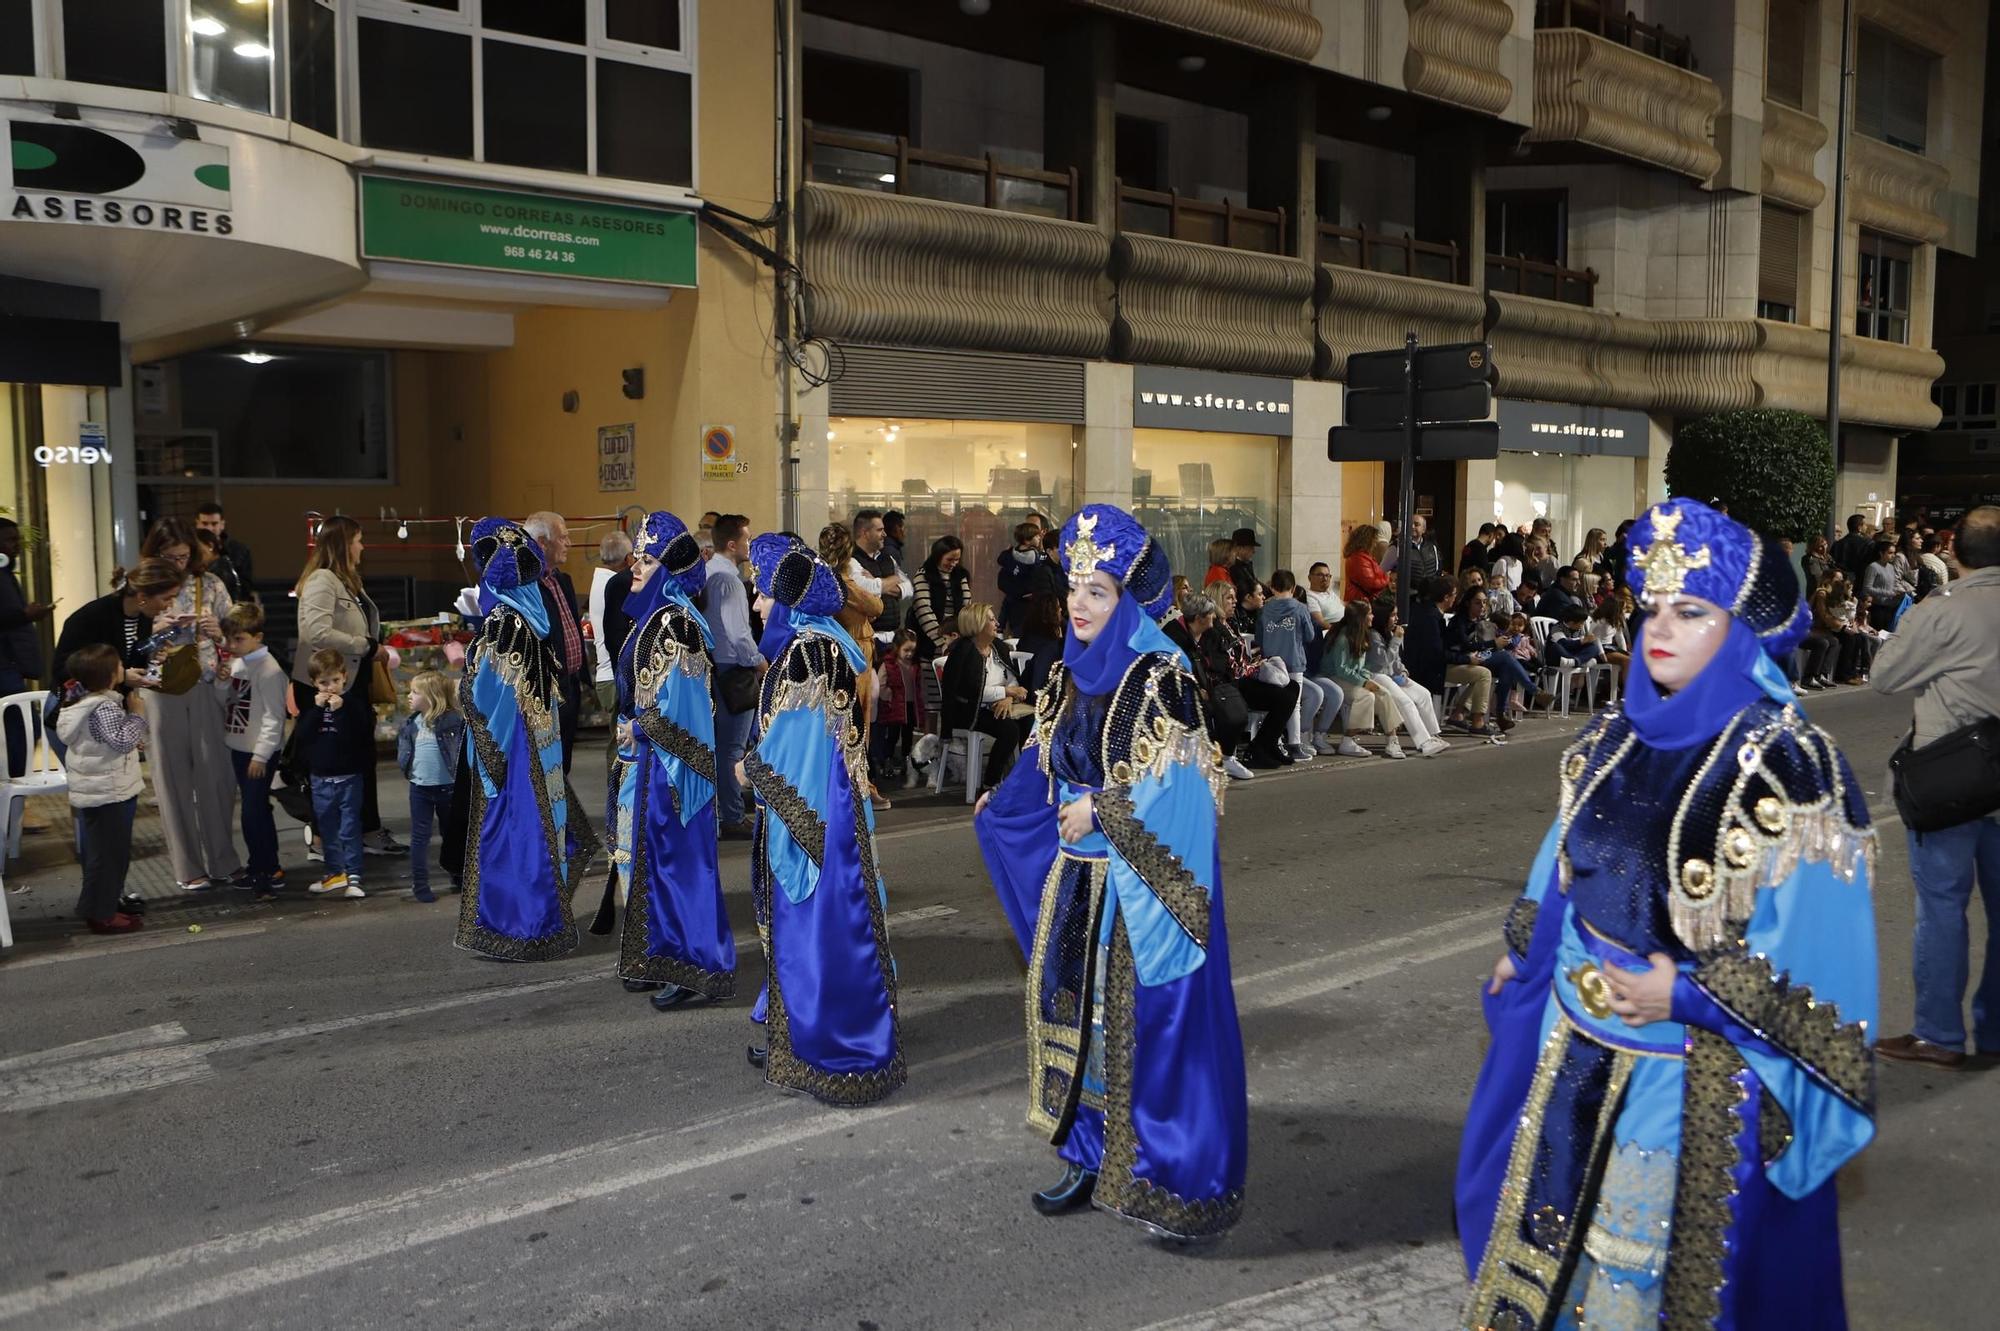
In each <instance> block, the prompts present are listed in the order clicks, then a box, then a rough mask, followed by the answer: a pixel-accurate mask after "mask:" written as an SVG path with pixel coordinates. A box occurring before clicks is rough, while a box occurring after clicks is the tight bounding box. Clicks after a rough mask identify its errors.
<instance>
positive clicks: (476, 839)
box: [457, 518, 597, 961]
mask: <svg viewBox="0 0 2000 1331" xmlns="http://www.w3.org/2000/svg"><path fill="white" fill-rule="evenodd" d="M472 557H473V559H474V560H475V561H476V562H477V563H478V565H479V599H480V607H481V609H483V610H484V611H485V612H486V617H485V618H484V619H483V620H482V621H481V622H480V625H479V636H478V638H477V639H475V640H474V642H473V644H472V652H471V655H470V656H469V657H468V658H467V659H466V663H465V676H464V678H463V679H461V680H460V681H459V685H458V703H459V710H460V711H462V712H463V713H464V714H465V722H466V725H467V727H468V728H469V729H470V730H471V732H472V744H471V746H470V747H471V758H470V760H469V765H470V768H471V780H470V783H469V789H468V794H469V795H470V797H471V800H470V804H469V807H468V809H467V814H466V829H465V869H464V879H465V895H464V897H463V898H462V899H461V901H460V903H459V911H458V938H457V945H458V946H459V947H462V948H464V949H466V950H467V951H469V952H478V953H480V954H482V955H484V956H488V957H493V958H496V959H498V960H501V961H553V960H554V959H555V958H557V957H560V956H564V955H567V954H568V953H569V952H570V951H571V950H572V949H574V948H575V947H576V923H575V921H574V920H573V919H572V917H571V915H570V897H571V895H572V894H573V893H574V892H575V891H576V883H577V879H578V877H579V876H580V875H581V874H582V873H583V871H584V869H585V868H587V867H588V866H589V864H590V859H591V857H592V856H593V855H595V854H596V853H597V841H596V838H595V837H594V836H593V835H592V834H591V831H590V825H589V823H588V822H587V821H585V820H584V819H583V818H582V817H581V816H580V815H579V816H574V817H573V816H572V815H571V806H572V805H574V804H575V803H576V797H575V795H574V794H573V793H572V792H571V791H570V789H569V782H568V780H567V778H565V777H564V775H563V767H562V736H561V734H560V733H559V732H558V730H557V728H556V716H555V707H556V704H557V696H556V688H557V683H556V673H557V665H556V658H555V653H554V651H553V650H552V649H551V648H550V647H549V644H548V641H547V638H548V632H549V620H548V611H547V610H546V609H545V608H544V607H543V605H542V597H541V593H540V591H539V590H538V589H537V587H536V585H535V584H536V583H537V582H538V581H539V580H540V579H541V576H542V555H541V548H540V547H539V546H538V545H537V544H536V543H535V539H534V537H532V536H530V535H528V533H527V532H525V531H523V530H522V529H521V528H520V527H519V526H518V525H516V524H515V523H513V522H510V521H508V520H507V519H505V518H482V519H480V521H479V523H478V525H477V526H475V527H474V528H473V529H472Z"/></svg>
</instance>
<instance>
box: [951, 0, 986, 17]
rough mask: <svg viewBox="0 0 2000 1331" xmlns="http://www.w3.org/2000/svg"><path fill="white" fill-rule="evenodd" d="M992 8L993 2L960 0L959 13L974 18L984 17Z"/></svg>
mask: <svg viewBox="0 0 2000 1331" xmlns="http://www.w3.org/2000/svg"><path fill="white" fill-rule="evenodd" d="M992 8H993V0H958V12H959V13H961V14H970V15H971V16H972V17H973V18H981V17H984V16H985V15H986V14H987V13H988V12H989V11H991V10H992Z"/></svg>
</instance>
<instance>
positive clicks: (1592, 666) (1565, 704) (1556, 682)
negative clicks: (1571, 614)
mask: <svg viewBox="0 0 2000 1331" xmlns="http://www.w3.org/2000/svg"><path fill="white" fill-rule="evenodd" d="M1555 628H1556V621H1555V620H1554V619H1553V618H1551V617H1549V616H1547V615H1534V616H1531V617H1530V618H1529V620H1528V639H1529V641H1531V642H1533V643H1534V644H1535V657H1536V659H1537V660H1541V659H1543V658H1544V657H1545V656H1546V653H1547V649H1548V643H1549V635H1550V634H1551V633H1553V632H1555ZM1579 675H1580V676H1582V678H1583V702H1584V707H1585V709H1586V710H1588V711H1592V712H1594V711H1596V710H1597V681H1598V679H1599V678H1600V677H1601V678H1602V679H1603V680H1604V686H1605V689H1606V690H1607V691H1609V690H1613V689H1616V688H1617V687H1618V685H1617V675H1616V672H1614V671H1613V670H1612V668H1611V663H1610V662H1609V661H1584V662H1577V661H1560V662H1558V663H1556V664H1555V665H1544V666H1543V667H1542V668H1541V669H1540V671H1539V672H1538V673H1537V674H1536V676H1535V679H1536V683H1537V685H1538V687H1540V688H1541V689H1542V691H1543V692H1545V693H1549V694H1552V695H1553V697H1552V699H1551V701H1550V703H1549V711H1551V712H1555V711H1556V709H1557V708H1558V707H1560V708H1561V709H1562V710H1561V712H1560V713H1558V714H1559V715H1561V716H1568V715H1569V705H1570V697H1569V695H1570V684H1571V683H1572V682H1573V681H1574V680H1575V679H1576V678H1577V677H1578V676H1579ZM1607 700H1608V692H1607Z"/></svg>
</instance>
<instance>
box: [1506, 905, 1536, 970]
mask: <svg viewBox="0 0 2000 1331" xmlns="http://www.w3.org/2000/svg"><path fill="white" fill-rule="evenodd" d="M1541 909H1542V903H1541V902H1539V901H1536V900H1535V899H1534V898H1533V897H1530V896H1520V897H1516V898H1515V899H1514V904H1513V906H1512V907H1510V908H1509V909H1508V911H1507V922H1506V923H1505V924H1503V925H1501V926H1500V933H1501V935H1502V936H1503V937H1504V938H1506V940H1507V949H1508V951H1510V952H1512V953H1514V955H1516V956H1519V957H1525V956H1527V955H1528V945H1529V944H1530V943H1532V942H1533V941H1534V938H1535V921H1536V920H1537V919H1538V918H1540V915H1541Z"/></svg>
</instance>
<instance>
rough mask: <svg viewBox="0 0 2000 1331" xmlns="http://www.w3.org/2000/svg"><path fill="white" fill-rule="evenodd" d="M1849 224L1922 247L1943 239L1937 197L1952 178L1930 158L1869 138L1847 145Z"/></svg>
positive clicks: (1858, 136)
mask: <svg viewBox="0 0 2000 1331" xmlns="http://www.w3.org/2000/svg"><path fill="white" fill-rule="evenodd" d="M1847 170H1848V177H1847V179H1848V184H1849V186H1850V188H1849V190H1848V196H1847V216H1848V220H1849V221H1851V222H1854V223H1856V224H1857V225H1860V226H1864V227H1867V228H1869V229H1870V230H1873V231H1886V232H1887V233H1888V234H1890V235H1892V236H1900V237H1902V238H1903V239H1905V240H1909V241H1914V242H1916V243H1918V244H1924V243H1927V242H1930V241H1935V240H1942V239H1944V234H1945V230H1946V225H1945V220H1944V217H1943V215H1942V214H1940V213H1939V212H1938V195H1940V194H1941V193H1943V192H1944V188H1945V186H1946V185H1948V184H1950V183H1951V173H1950V172H1949V171H1947V170H1946V169H1945V168H1944V167H1943V166H1940V165H1939V164H1938V163H1936V162H1933V161H1931V160H1930V159H1929V158H1928V157H1923V156H1920V155H1919V154H1917V153H1913V152H1906V151H1905V150H1903V149H1901V148H1897V147H1893V146H1891V145H1889V144H1887V143H1884V142H1882V141H1881V140H1880V139H1871V138H1869V137H1868V136H1867V135H1865V134H1853V135H1850V136H1849V137H1848V140H1847Z"/></svg>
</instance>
